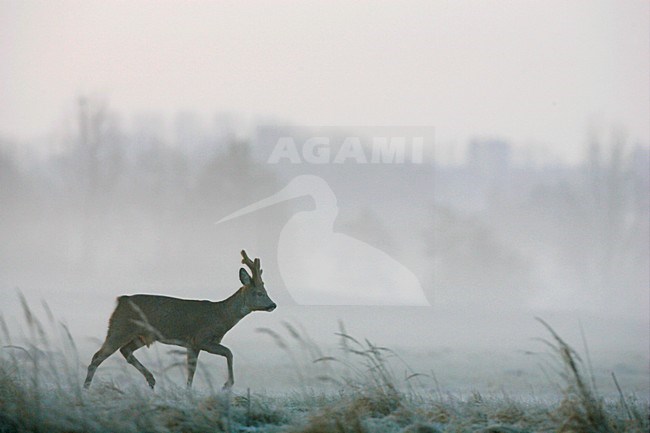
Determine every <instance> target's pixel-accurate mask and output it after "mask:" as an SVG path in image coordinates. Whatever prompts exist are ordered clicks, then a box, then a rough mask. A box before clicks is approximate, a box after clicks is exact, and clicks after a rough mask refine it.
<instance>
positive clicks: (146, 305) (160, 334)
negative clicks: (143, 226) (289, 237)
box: [84, 250, 276, 389]
mask: <svg viewBox="0 0 650 433" xmlns="http://www.w3.org/2000/svg"><path fill="white" fill-rule="evenodd" d="M241 255H242V257H243V259H242V263H244V264H245V265H246V266H248V267H249V268H250V270H251V272H252V276H251V275H250V274H249V273H248V272H246V270H245V269H244V268H241V269H239V280H240V281H241V283H242V284H243V287H241V288H240V289H239V290H237V291H236V292H235V293H234V294H233V295H232V296H230V297H229V298H228V299H226V300H223V301H220V302H211V301H198V300H189V299H178V298H170V297H167V296H158V295H132V296H120V297H119V298H117V307H115V311H113V314H112V315H111V318H110V320H109V323H108V334H107V336H106V340H105V341H104V344H103V345H102V347H101V348H100V349H99V350H98V351H97V353H95V355H94V356H93V359H92V361H91V363H90V365H89V366H88V374H87V376H86V381H85V382H84V388H88V387H89V386H90V382H91V381H92V380H93V376H94V374H95V370H97V367H98V366H99V364H101V363H102V362H103V361H104V360H105V359H106V358H108V357H109V356H111V355H112V354H113V353H114V352H115V351H116V350H117V349H120V352H121V353H122V355H124V357H125V358H126V360H127V362H128V363H129V364H131V365H133V366H134V367H135V368H136V369H138V371H139V372H140V373H142V375H143V376H144V377H145V379H146V380H147V383H148V384H149V386H150V387H151V388H152V389H153V387H154V385H155V384H156V380H155V379H154V377H153V375H152V374H151V372H150V371H149V370H147V368H146V367H145V366H144V365H142V364H141V363H140V361H138V360H137V359H136V357H135V356H134V355H133V352H135V351H136V350H138V349H139V348H141V347H142V346H144V345H147V346H149V345H150V344H151V343H153V342H154V341H159V342H161V343H164V344H174V345H177V346H182V347H185V348H187V386H188V388H189V387H191V386H192V380H193V378H194V371H195V370H196V362H197V359H198V356H199V352H200V351H202V350H205V351H206V352H210V353H214V354H215V355H221V356H225V357H226V360H227V361H228V381H227V382H226V383H225V384H224V388H230V387H231V386H232V385H233V383H234V382H235V381H234V377H233V370H232V352H230V349H228V348H227V347H226V346H223V345H222V344H221V339H222V338H223V336H224V334H225V333H226V332H228V331H229V330H230V329H231V328H232V327H233V326H235V324H237V322H239V321H240V320H241V319H242V318H243V317H244V316H246V315H247V314H248V313H250V312H251V311H260V310H261V311H273V310H274V309H275V307H276V305H275V303H274V302H273V301H272V300H271V298H269V295H268V294H267V293H266V289H265V288H264V282H263V281H262V269H260V259H257V258H256V259H255V261H252V260H251V259H249V258H248V255H247V254H246V251H244V250H242V252H241Z"/></svg>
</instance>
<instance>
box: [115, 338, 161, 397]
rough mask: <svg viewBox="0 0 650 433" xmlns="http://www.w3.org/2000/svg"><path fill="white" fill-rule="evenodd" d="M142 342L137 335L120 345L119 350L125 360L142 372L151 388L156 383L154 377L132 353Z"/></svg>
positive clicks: (142, 344)
mask: <svg viewBox="0 0 650 433" xmlns="http://www.w3.org/2000/svg"><path fill="white" fill-rule="evenodd" d="M144 344H145V343H144V341H143V340H142V339H141V338H139V337H138V338H135V339H133V340H131V341H129V342H128V343H127V344H125V345H124V346H122V347H121V348H120V352H121V353H122V355H124V358H126V362H128V363H129V364H131V365H132V366H134V367H135V368H136V369H137V370H138V371H139V372H140V373H142V375H143V376H144V378H145V379H146V380H147V383H148V384H149V386H150V387H151V389H153V387H154V386H155V385H156V379H154V377H153V374H151V372H150V371H149V370H147V368H146V367H145V366H144V365H142V364H141V363H140V361H138V360H137V358H136V357H135V355H134V354H133V352H135V351H136V350H138V349H139V348H141V347H142V346H144Z"/></svg>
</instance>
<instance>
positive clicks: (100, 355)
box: [84, 335, 120, 389]
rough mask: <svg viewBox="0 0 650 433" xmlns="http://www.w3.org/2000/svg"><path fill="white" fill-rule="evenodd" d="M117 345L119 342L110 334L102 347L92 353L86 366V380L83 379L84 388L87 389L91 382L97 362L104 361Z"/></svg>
mask: <svg viewBox="0 0 650 433" xmlns="http://www.w3.org/2000/svg"><path fill="white" fill-rule="evenodd" d="M119 347H120V344H119V342H117V341H116V339H115V338H112V336H111V335H109V336H108V337H106V341H104V344H102V347H101V348H100V349H99V350H98V351H97V353H95V354H94V355H93V359H92V361H90V365H89V366H88V373H87V374H86V380H85V381H84V388H86V389H87V388H88V387H89V386H90V382H92V380H93V376H94V375H95V370H97V367H99V364H101V363H102V362H104V361H105V360H106V358H108V357H109V356H111V355H112V354H113V353H115V351H116V350H117V349H118V348H119Z"/></svg>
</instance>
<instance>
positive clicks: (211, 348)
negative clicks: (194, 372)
mask: <svg viewBox="0 0 650 433" xmlns="http://www.w3.org/2000/svg"><path fill="white" fill-rule="evenodd" d="M201 350H205V351H206V352H210V353H214V354H215V355H221V356H225V357H226V361H228V380H227V381H226V383H224V384H223V389H230V388H232V386H233V384H234V383H235V378H234V376H233V373H232V352H231V351H230V349H228V348H227V347H226V346H224V345H222V344H210V345H207V346H204V347H202V348H201Z"/></svg>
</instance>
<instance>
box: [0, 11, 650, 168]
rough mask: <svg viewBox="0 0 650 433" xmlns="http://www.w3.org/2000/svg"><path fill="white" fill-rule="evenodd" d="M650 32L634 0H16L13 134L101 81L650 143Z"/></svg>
mask: <svg viewBox="0 0 650 433" xmlns="http://www.w3.org/2000/svg"><path fill="white" fill-rule="evenodd" d="M649 31H650V3H649V2H647V1H627V0H626V1H620V0H618V1H592V0H589V1H565V0H562V1H537V2H531V1H509V2H497V1H481V2H479V1H471V2H464V1H448V2H443V1H436V2H379V3H378V2H356V1H355V2H351V1H350V2H332V1H324V2H289V1H282V2H275V1H265V2H246V3H240V2H236V1H233V2H203V1H195V2H186V1H162V2H159V1H156V2H153V1H151V2H143V1H134V2H126V1H121V2H117V1H101V2H95V1H54V0H48V1H27V0H19V1H7V0H0V135H2V136H5V137H9V138H11V139H14V140H19V141H20V140H30V139H32V138H34V137H41V136H44V135H47V134H49V133H52V131H56V130H57V128H61V125H62V123H63V122H64V121H65V118H66V116H70V115H71V113H74V104H75V99H76V97H77V96H79V95H81V94H89V95H99V96H101V97H104V98H105V99H107V100H108V101H109V103H110V106H111V107H112V108H113V109H115V110H117V111H118V112H120V113H122V114H123V115H124V116H125V117H126V118H127V119H128V118H129V117H130V116H131V115H133V114H137V113H139V112H161V113H162V114H163V115H165V116H172V115H173V114H174V113H175V112H177V111H180V110H195V111H196V112H197V113H199V114H201V115H202V116H204V117H205V118H206V119H209V118H210V117H211V116H213V115H214V114H215V113H217V112H233V113H237V114H241V115H251V116H255V115H261V116H271V117H272V118H277V119H282V120H283V121H287V122H292V123H296V124H306V125H353V126H354V125H423V126H433V127H435V128H436V134H437V139H438V140H440V141H441V142H449V143H458V145H459V146H460V145H463V146H464V144H465V141H466V140H467V139H468V138H469V137H471V136H473V135H481V136H486V135H487V136H495V135H496V136H500V137H505V138H507V139H510V140H512V141H513V142H515V144H517V145H528V144H531V143H535V144H536V145H537V146H543V147H545V148H546V149H548V150H549V151H550V152H551V153H553V154H557V155H558V156H561V157H562V158H566V159H569V160H571V159H573V160H575V159H576V158H578V157H579V156H580V155H581V153H582V151H583V146H584V143H585V139H586V135H587V128H588V127H589V126H590V125H597V126H598V127H600V128H603V129H604V130H606V131H607V130H609V128H611V127H612V126H614V127H618V128H622V129H624V130H625V131H627V133H628V137H629V138H630V140H631V141H634V142H636V141H640V142H642V143H645V144H646V145H647V143H648V142H649V141H650V132H649V129H650V127H649V120H648V119H650V96H649V95H650V80H649V77H650V37H649Z"/></svg>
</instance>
